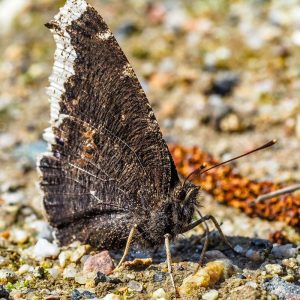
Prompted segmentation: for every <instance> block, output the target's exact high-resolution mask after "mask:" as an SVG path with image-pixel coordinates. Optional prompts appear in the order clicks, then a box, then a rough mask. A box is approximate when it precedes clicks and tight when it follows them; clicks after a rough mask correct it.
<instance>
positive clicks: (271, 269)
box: [265, 264, 283, 274]
mask: <svg viewBox="0 0 300 300" xmlns="http://www.w3.org/2000/svg"><path fill="white" fill-rule="evenodd" d="M265 269H266V271H267V272H268V273H269V274H282V272H283V268H282V266H281V265H278V264H267V265H265Z"/></svg>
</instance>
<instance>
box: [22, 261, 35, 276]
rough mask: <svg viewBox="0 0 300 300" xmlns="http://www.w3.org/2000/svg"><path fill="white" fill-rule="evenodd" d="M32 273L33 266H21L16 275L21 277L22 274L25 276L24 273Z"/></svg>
mask: <svg viewBox="0 0 300 300" xmlns="http://www.w3.org/2000/svg"><path fill="white" fill-rule="evenodd" d="M33 271H34V267H33V266H30V265H27V264H25V265H22V266H21V267H20V268H19V270H18V274H19V275H22V274H25V273H28V272H33Z"/></svg>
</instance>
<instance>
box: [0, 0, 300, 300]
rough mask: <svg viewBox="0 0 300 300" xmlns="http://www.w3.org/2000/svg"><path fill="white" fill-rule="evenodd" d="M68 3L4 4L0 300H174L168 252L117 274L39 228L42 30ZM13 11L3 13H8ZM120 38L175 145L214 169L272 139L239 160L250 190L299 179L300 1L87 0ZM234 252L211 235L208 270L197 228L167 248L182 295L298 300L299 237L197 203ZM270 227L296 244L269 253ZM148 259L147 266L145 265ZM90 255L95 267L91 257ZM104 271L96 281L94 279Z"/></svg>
mask: <svg viewBox="0 0 300 300" xmlns="http://www.w3.org/2000/svg"><path fill="white" fill-rule="evenodd" d="M62 3H63V1H53V0H44V1H42V2H39V1H34V0H27V1H25V0H24V1H7V0H2V1H0V12H1V13H0V16H1V18H0V25H1V30H0V35H1V36H0V37H1V43H0V50H1V53H2V55H1V56H0V82H1V89H0V165H1V170H0V192H1V196H0V205H1V207H0V298H1V297H2V298H4V299H9V298H11V299H48V300H51V299H73V300H75V299H102V298H104V299H150V298H152V299H169V298H172V297H174V294H173V289H172V286H171V283H170V280H169V277H168V274H167V266H166V264H165V253H164V249H163V248H158V249H147V251H146V250H145V249H140V250H139V249H136V250H135V251H133V252H132V253H131V254H130V257H129V259H130V260H133V259H135V258H140V260H135V261H134V262H133V263H131V264H127V265H125V266H124V267H122V268H121V269H119V270H118V271H116V272H114V273H113V274H112V275H109V276H105V275H103V274H102V273H103V272H102V273H101V270H102V271H103V267H104V266H105V267H107V268H108V267H109V266H112V264H113V263H116V262H117V261H118V259H119V258H120V256H121V251H119V252H114V253H110V255H109V254H108V253H102V254H101V255H99V257H100V258H103V257H104V258H106V260H105V263H103V261H102V260H100V261H101V263H100V262H99V265H98V267H99V268H98V269H97V268H96V267H95V269H93V271H86V268H87V264H88V263H87V262H90V261H91V260H92V262H94V264H93V263H92V266H93V265H95V266H97V263H96V262H97V259H98V258H99V257H98V256H97V255H98V254H99V253H98V254H97V252H96V251H95V250H93V249H90V248H89V247H88V246H83V245H78V244H75V245H71V246H70V247H67V248H59V247H58V246H57V245H56V244H55V242H54V241H53V239H52V234H51V229H50V228H49V226H48V225H47V223H46V222H45V221H44V219H43V216H42V211H41V205H40V203H41V198H40V194H39V192H38V189H37V188H36V182H37V180H38V178H37V174H36V170H35V157H36V155H37V154H38V153H41V152H43V151H45V149H46V144H45V142H44V141H43V140H42V138H41V136H42V132H43V129H44V128H46V127H47V126H48V122H49V105H48V101H47V97H46V94H45V91H44V88H45V86H47V78H48V76H49V74H50V72H51V65H52V61H53V53H54V42H53V40H52V36H51V34H50V33H49V32H48V30H47V29H46V28H44V26H43V24H44V23H46V22H47V21H48V20H50V19H51V18H52V16H53V15H54V14H55V13H56V12H57V10H58V8H59V7H60V6H61V4H62ZM8 4H9V5H8ZM91 4H93V5H94V6H95V7H96V8H97V9H98V11H99V12H100V13H101V14H102V16H103V17H104V19H105V20H106V21H107V23H108V24H109V26H110V27H111V28H112V30H113V32H114V33H115V35H116V37H117V39H118V41H119V43H120V45H121V47H122V48H123V50H124V52H125V53H126V55H127V57H128V58H129V60H130V62H131V64H132V65H133V67H134V69H135V71H136V73H137V74H138V77H139V78H140V80H141V83H142V85H143V87H144V89H145V91H146V93H147V95H148V97H149V100H150V102H151V105H152V106H153V108H154V110H155V113H156V116H157V118H158V121H159V123H160V125H161V129H162V131H163V134H164V136H165V138H166V140H167V142H168V143H179V144H182V145H198V146H199V147H201V148H202V149H204V150H205V151H208V152H211V153H212V154H214V155H215V156H216V157H218V158H219V159H220V160H224V159H226V158H228V157H230V156H231V155H237V154H240V153H241V152H244V151H247V150H249V149H251V148H253V147H254V146H257V145H260V144H262V143H264V142H266V141H267V140H270V139H273V138H277V139H278V144H277V145H276V146H275V147H274V148H273V149H270V150H266V151H262V152H260V153H257V154H256V155H253V156H249V157H247V158H244V159H241V160H240V161H238V162H237V163H236V164H235V167H236V169H237V170H238V171H239V172H240V173H241V174H242V175H243V176H247V177H249V178H251V179H255V180H271V181H274V182H287V183H292V182H297V181H298V182H299V178H300V166H299V152H300V100H299V95H300V73H299V70H300V51H299V47H300V23H299V17H298V16H299V13H300V3H299V1H295V0H292V1H283V0H282V1H279V0H277V1H259V0H252V1H250V0H249V1H225V0H224V1H221V0H212V1H167V0H165V1H155V2H151V4H147V3H146V1H129V0H127V1H121V2H120V1H91ZM203 213H209V214H213V215H215V216H216V218H217V219H218V221H220V222H222V223H223V225H222V228H223V230H224V233H225V234H226V235H228V236H229V237H230V241H231V243H232V244H233V245H234V247H235V250H236V251H237V252H240V254H236V253H235V252H233V251H232V250H230V249H229V248H228V247H226V246H225V245H224V244H223V243H222V241H221V240H220V238H219V237H218V235H217V233H216V232H214V231H213V232H212V233H211V235H210V247H209V252H208V253H207V257H206V261H205V262H206V263H207V262H210V263H207V264H206V265H204V266H203V267H202V268H201V269H200V270H199V271H198V272H197V273H196V274H195V275H192V274H193V271H194V270H195V267H196V262H197V260H198V259H199V254H200V252H201V249H202V246H201V245H202V244H201V242H202V239H201V229H199V230H197V231H194V232H191V233H190V234H188V235H187V236H185V237H179V238H178V240H176V241H174V243H173V246H172V254H173V259H174V263H173V270H174V277H175V282H176V286H177V288H178V291H179V292H180V295H181V297H182V299H297V297H298V298H299V297H300V291H299V289H300V282H299V280H300V276H299V274H300V256H299V255H300V254H299V248H298V247H299V245H300V244H299V243H300V238H299V232H297V231H296V230H295V229H293V228H291V227H289V226H286V225H285V224H284V223H281V222H268V221H263V220H260V219H259V218H249V217H247V216H245V215H243V214H242V213H240V212H239V211H238V210H237V209H235V208H231V207H225V206H222V205H220V204H217V203H216V202H215V201H214V199H212V198H211V197H209V196H207V195H203ZM274 231H283V232H284V233H285V234H286V236H287V237H288V240H289V241H291V243H288V244H285V245H278V244H274V245H273V244H271V243H270V242H269V241H268V238H269V236H270V234H271V233H272V232H274ZM149 257H151V258H152V261H150V260H149V259H146V258H149ZM92 258H94V260H93V259H92ZM97 272H98V273H97Z"/></svg>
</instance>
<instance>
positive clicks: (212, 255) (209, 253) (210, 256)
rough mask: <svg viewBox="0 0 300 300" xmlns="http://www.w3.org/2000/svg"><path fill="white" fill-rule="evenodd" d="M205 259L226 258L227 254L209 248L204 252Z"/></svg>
mask: <svg viewBox="0 0 300 300" xmlns="http://www.w3.org/2000/svg"><path fill="white" fill-rule="evenodd" d="M205 258H206V259H207V260H217V259H227V256H226V255H225V254H224V253H222V252H221V251H220V250H210V251H206V252H205Z"/></svg>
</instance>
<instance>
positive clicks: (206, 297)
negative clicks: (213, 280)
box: [202, 290, 219, 300]
mask: <svg viewBox="0 0 300 300" xmlns="http://www.w3.org/2000/svg"><path fill="white" fill-rule="evenodd" d="M218 296H219V293H218V291H217V290H210V291H208V292H206V293H205V294H203V295H202V299H203V300H216V299H218Z"/></svg>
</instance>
